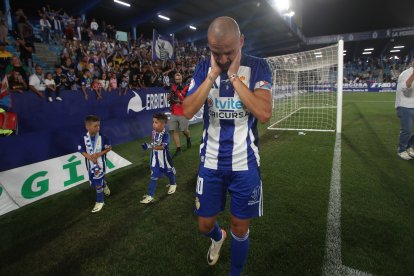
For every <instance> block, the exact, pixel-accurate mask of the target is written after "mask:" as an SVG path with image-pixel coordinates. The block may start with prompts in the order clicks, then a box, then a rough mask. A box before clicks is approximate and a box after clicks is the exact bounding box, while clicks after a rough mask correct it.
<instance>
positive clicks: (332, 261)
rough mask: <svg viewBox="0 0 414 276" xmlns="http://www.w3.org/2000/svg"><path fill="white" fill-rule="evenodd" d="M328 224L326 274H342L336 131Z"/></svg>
mask: <svg viewBox="0 0 414 276" xmlns="http://www.w3.org/2000/svg"><path fill="white" fill-rule="evenodd" d="M327 221H328V222H327V225H326V241H325V242H326V251H325V260H324V266H323V273H324V274H325V275H341V270H342V256H341V134H340V133H336V139H335V147H334V156H333V162H332V176H331V187H330V192H329V205H328V216H327Z"/></svg>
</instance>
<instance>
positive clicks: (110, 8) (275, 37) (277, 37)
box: [11, 0, 414, 57]
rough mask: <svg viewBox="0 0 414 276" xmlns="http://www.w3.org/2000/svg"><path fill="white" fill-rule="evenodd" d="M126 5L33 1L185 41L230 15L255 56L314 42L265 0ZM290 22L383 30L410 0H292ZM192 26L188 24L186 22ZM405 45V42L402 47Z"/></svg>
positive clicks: (99, 0)
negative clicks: (304, 39)
mask: <svg viewBox="0 0 414 276" xmlns="http://www.w3.org/2000/svg"><path fill="white" fill-rule="evenodd" d="M127 2H129V3H131V5H132V6H131V7H130V8H128V7H124V6H121V5H118V4H116V3H114V2H113V1H112V0H86V1H85V0H71V1H59V4H57V2H55V3H56V4H55V3H53V2H51V1H47V0H38V1H36V5H38V6H41V5H45V4H48V3H53V4H51V5H50V6H51V8H54V9H57V8H62V9H64V10H66V11H67V12H68V13H70V14H74V15H75V14H82V13H84V14H86V17H87V18H88V19H91V18H96V19H97V20H105V21H106V22H109V23H112V24H115V25H116V26H117V27H118V28H121V29H124V30H130V27H131V26H137V33H138V35H139V34H140V33H143V34H144V35H145V36H147V37H149V36H151V35H152V29H153V28H155V29H157V30H159V31H160V32H163V33H175V35H176V37H177V38H178V39H185V40H190V41H202V42H203V41H206V29H207V27H208V24H209V22H210V21H211V20H212V18H214V17H216V16H220V15H229V16H232V17H234V18H235V19H236V20H237V21H238V22H239V24H240V27H241V30H242V32H243V33H244V35H245V37H246V44H245V50H247V51H248V52H250V53H252V54H255V55H259V56H271V55H278V54H283V53H289V52H296V51H298V50H304V49H309V48H317V47H320V45H315V46H306V45H304V43H302V42H301V41H300V39H298V38H297V36H296V35H295V34H293V33H292V32H291V31H290V30H289V28H288V27H287V26H286V24H285V23H284V21H283V19H282V17H281V16H280V15H279V14H278V13H277V12H276V11H275V9H273V8H272V7H271V6H270V4H269V3H268V1H265V0H256V1H240V0H231V1H228V0H227V1H222V0H209V1H190V0H169V1H166V0H162V1H160V0H158V1H140V0H130V1H127ZM291 5H292V9H293V10H294V11H295V16H294V18H295V21H296V24H297V25H298V26H299V27H300V28H301V29H302V31H303V33H304V34H305V36H307V37H312V36H322V35H335V34H344V33H351V32H354V33H355V32H363V31H373V30H383V29H387V28H399V27H408V26H414V17H413V16H412V11H413V10H414V1H410V0H399V1H374V0H369V1H358V0H351V1H344V0H312V1H305V0H292V1H291ZM11 6H12V9H14V10H15V9H17V8H19V7H21V8H23V9H24V10H25V11H26V13H27V14H28V15H30V14H31V13H32V15H33V16H36V15H37V13H36V10H34V9H33V2H30V1H26V0H13V1H11ZM161 13H162V14H163V15H165V16H168V17H170V18H171V20H170V21H169V22H165V21H163V20H161V19H159V18H158V17H157V14H161ZM190 24H192V25H194V26H196V27H197V30H196V31H193V30H190V29H189V28H188V25H190ZM413 42H414V40H413V38H412V36H411V37H399V38H392V39H381V40H380V39H378V40H365V41H358V42H347V43H346V44H345V49H347V50H348V55H347V57H356V56H359V55H361V54H362V51H363V49H365V48H374V53H373V54H374V55H376V54H378V55H379V54H381V53H384V52H386V51H388V50H389V48H390V47H391V48H392V46H394V45H396V44H403V45H409V44H411V45H412V44H413ZM404 51H409V49H408V47H406V48H405V49H404V50H402V52H401V54H405V52H404Z"/></svg>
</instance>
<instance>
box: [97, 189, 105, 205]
mask: <svg viewBox="0 0 414 276" xmlns="http://www.w3.org/2000/svg"><path fill="white" fill-rule="evenodd" d="M96 202H104V194H103V188H102V186H96Z"/></svg>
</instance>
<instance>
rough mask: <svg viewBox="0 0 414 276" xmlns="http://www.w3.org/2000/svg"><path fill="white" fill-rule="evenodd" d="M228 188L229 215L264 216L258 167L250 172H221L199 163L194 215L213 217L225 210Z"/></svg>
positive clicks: (241, 217) (240, 217) (242, 217)
mask: <svg viewBox="0 0 414 276" xmlns="http://www.w3.org/2000/svg"><path fill="white" fill-rule="evenodd" d="M227 191H229V194H230V211H231V214H232V215H233V216H235V217H237V218H239V219H250V218H254V217H261V216H262V215H263V193H262V180H261V178H260V171H259V168H257V169H252V170H249V171H221V170H212V169H207V168H204V167H201V166H200V171H199V173H198V177H197V187H196V200H195V207H196V210H195V212H196V214H197V215H198V216H200V217H213V216H215V215H217V214H218V213H220V212H221V211H223V210H224V207H225V206H226V196H227Z"/></svg>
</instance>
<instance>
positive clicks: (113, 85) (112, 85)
mask: <svg viewBox="0 0 414 276" xmlns="http://www.w3.org/2000/svg"><path fill="white" fill-rule="evenodd" d="M117 88H118V81H117V79H116V74H115V73H111V78H110V79H109V92H111V91H112V90H116V89H117Z"/></svg>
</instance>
